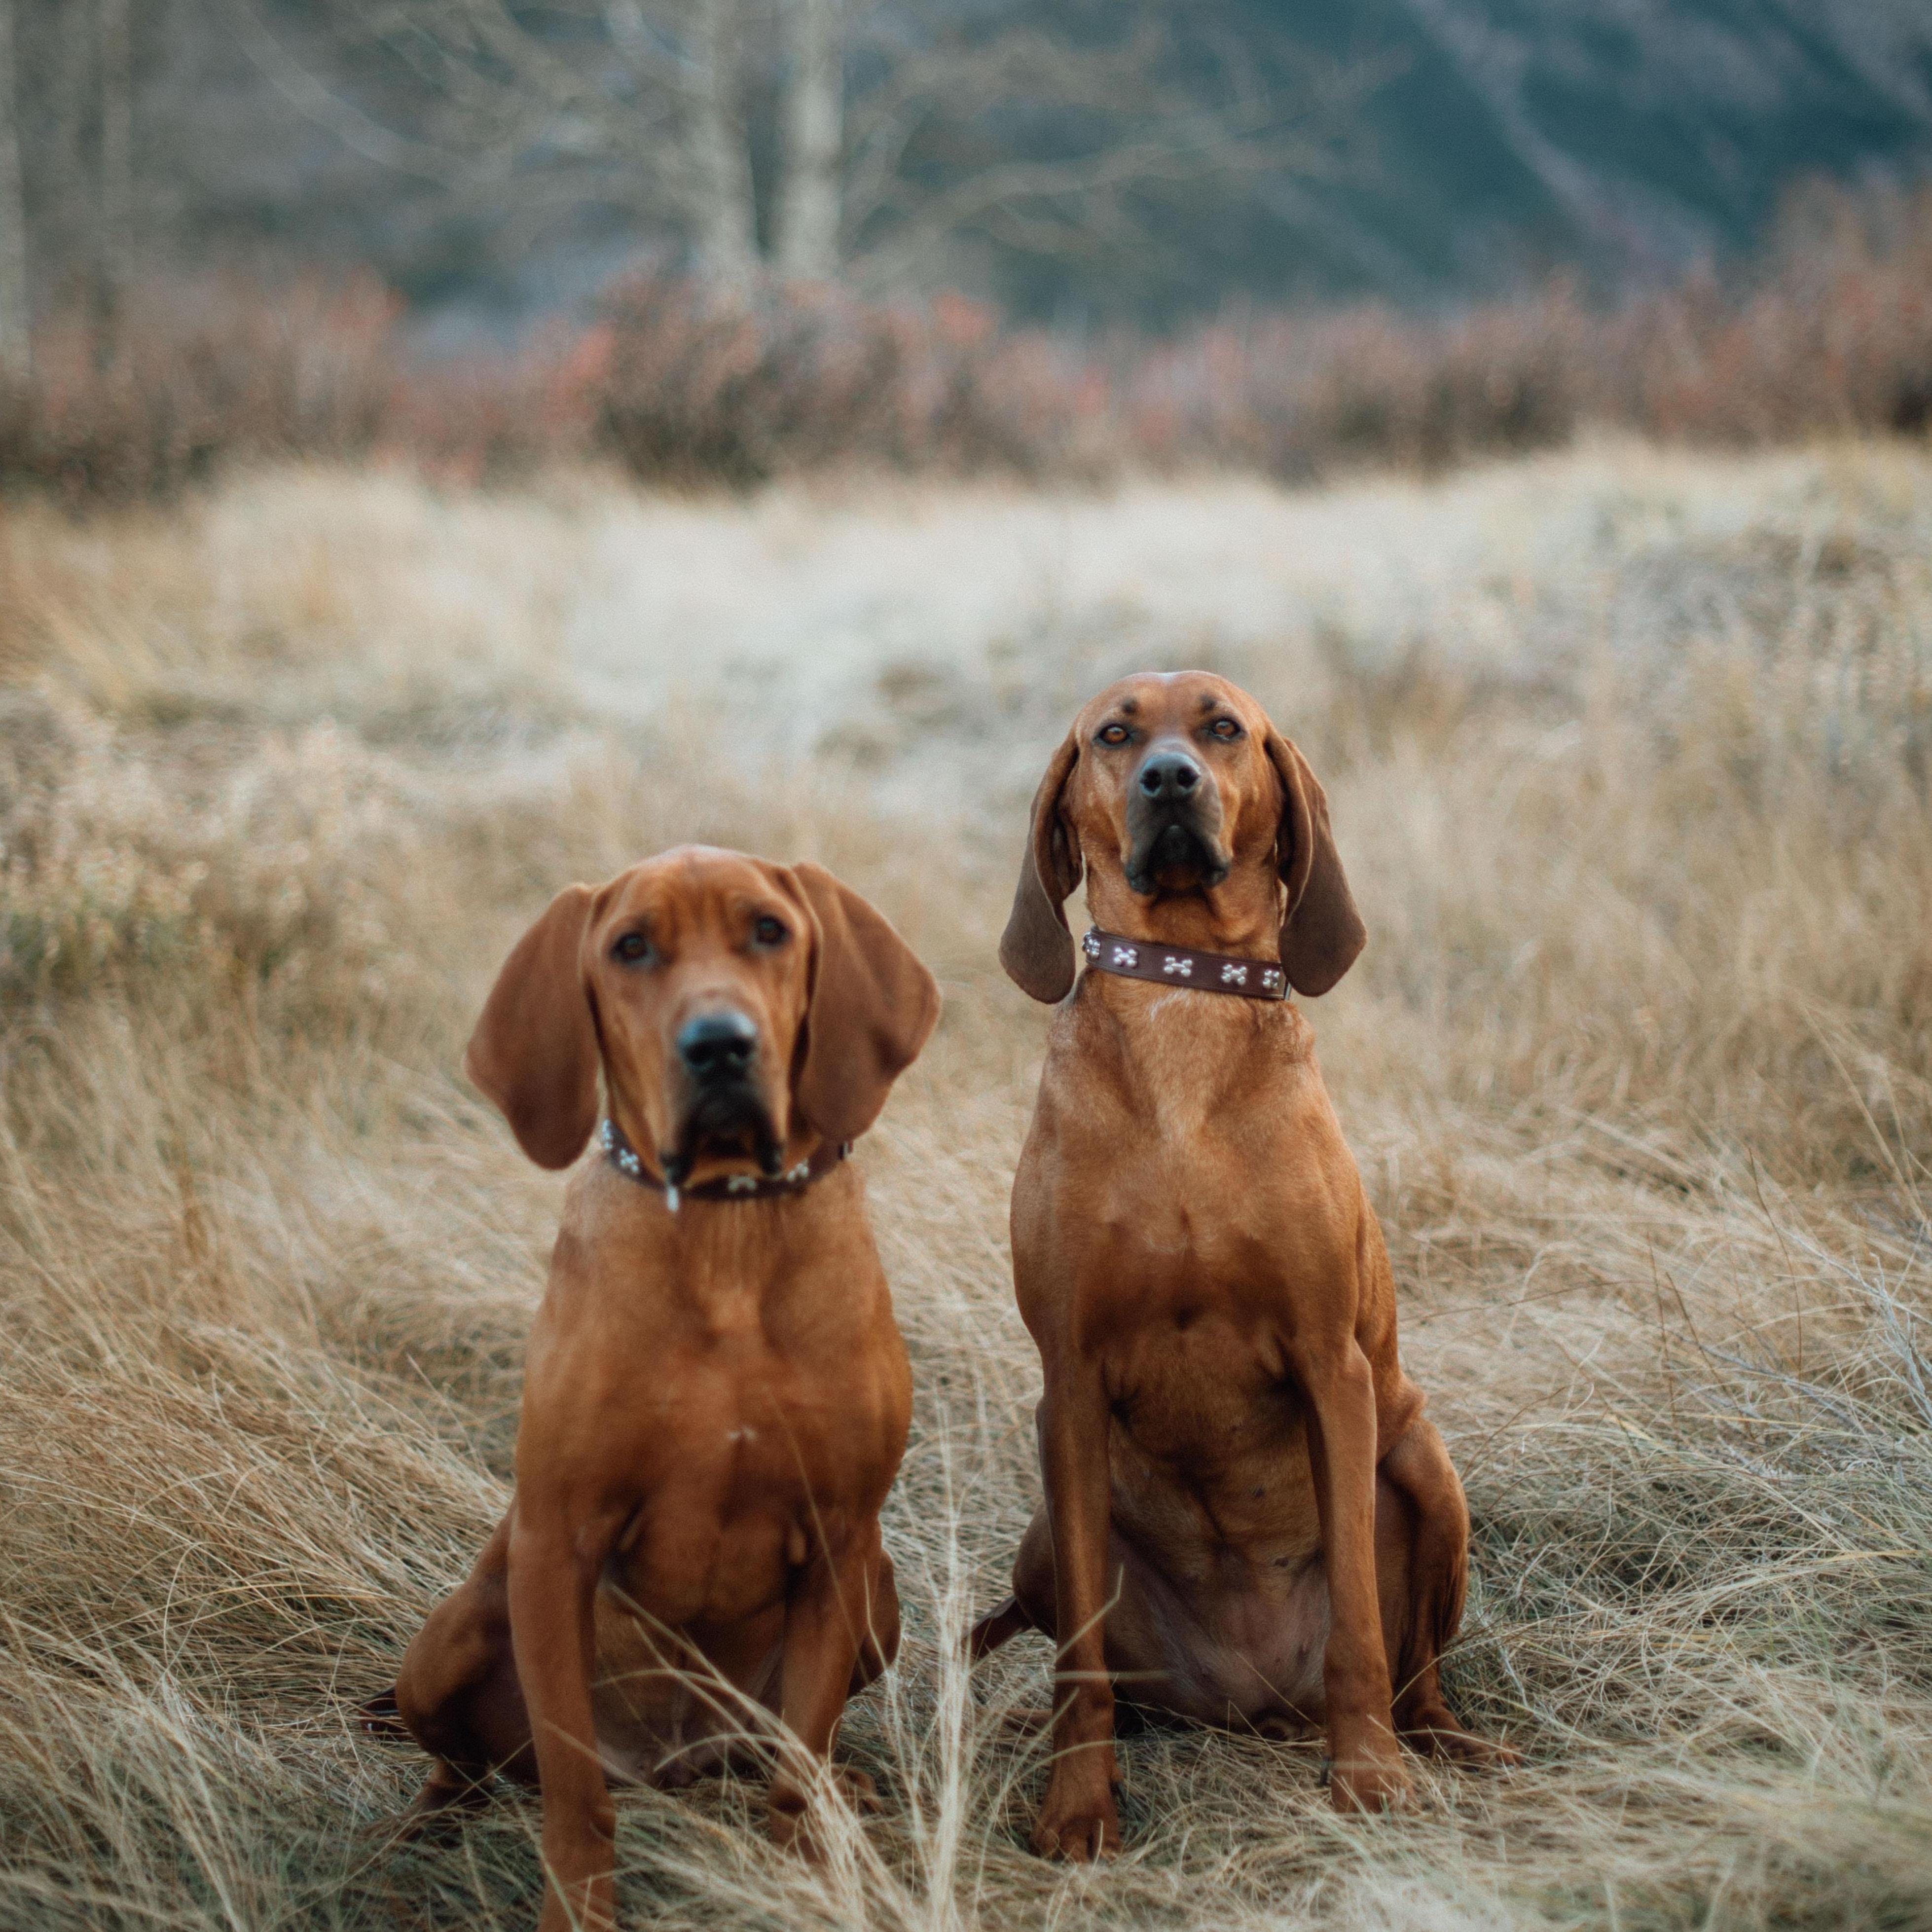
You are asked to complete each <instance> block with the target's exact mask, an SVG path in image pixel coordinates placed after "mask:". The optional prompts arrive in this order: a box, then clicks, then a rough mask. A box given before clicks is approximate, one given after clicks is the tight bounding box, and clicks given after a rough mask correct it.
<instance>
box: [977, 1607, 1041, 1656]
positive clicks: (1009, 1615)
mask: <svg viewBox="0 0 1932 1932" xmlns="http://www.w3.org/2000/svg"><path fill="white" fill-rule="evenodd" d="M1032 1628H1033V1619H1032V1618H1031V1617H1030V1616H1028V1615H1027V1613H1026V1612H1025V1611H1024V1610H1022V1609H1021V1608H1020V1600H1019V1598H1017V1597H1009V1598H1007V1601H1005V1602H1004V1604H1001V1605H1000V1607H999V1608H998V1610H989V1611H988V1612H987V1613H986V1615H985V1616H983V1617H982V1618H981V1619H980V1621H979V1622H977V1624H975V1625H974V1626H973V1628H972V1630H971V1631H970V1632H969V1633H968V1636H967V1639H966V1658H967V1661H968V1663H970V1664H977V1663H978V1662H979V1661H980V1658H983V1657H991V1656H992V1654H993V1652H995V1651H996V1650H998V1649H999V1647H1000V1646H1001V1644H1003V1643H1007V1642H1008V1641H1009V1640H1010V1639H1012V1638H1013V1637H1018V1636H1019V1634H1020V1632H1021V1631H1030V1630H1031V1629H1032Z"/></svg>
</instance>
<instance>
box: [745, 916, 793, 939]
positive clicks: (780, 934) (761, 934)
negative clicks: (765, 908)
mask: <svg viewBox="0 0 1932 1932" xmlns="http://www.w3.org/2000/svg"><path fill="white" fill-rule="evenodd" d="M751 937H752V938H754V940H756V941H757V943H758V944H760V946H782V945H783V944H784V943H785V941H787V939H789V938H790V937H791V935H790V933H789V932H787V931H786V930H785V927H784V921H783V920H782V919H774V918H772V916H771V914H770V913H765V914H764V916H763V917H762V918H760V919H756V920H754V921H753V922H752V926H751Z"/></svg>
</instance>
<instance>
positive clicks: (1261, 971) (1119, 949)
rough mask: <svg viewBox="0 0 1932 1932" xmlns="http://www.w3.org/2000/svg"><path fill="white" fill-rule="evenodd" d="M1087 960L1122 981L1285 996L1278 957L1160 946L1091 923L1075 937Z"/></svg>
mask: <svg viewBox="0 0 1932 1932" xmlns="http://www.w3.org/2000/svg"><path fill="white" fill-rule="evenodd" d="M1080 950H1081V951H1082V952H1083V953H1085V955H1086V956H1087V963H1088V965H1090V966H1094V967H1097V968H1099V969H1100V971H1102V972H1103V973H1118V974H1119V975H1120V976H1121V978H1122V979H1124V980H1153V981H1154V982H1155V983H1157V984H1158V985H1162V986H1188V987H1192V988H1193V990H1194V991H1195V992H1199V993H1236V994H1238V995H1240V996H1241V998H1243V999H1246V1000H1285V999H1286V998H1288V975H1287V974H1286V973H1284V972H1283V971H1282V970H1281V965H1280V962H1279V961H1278V960H1268V959H1236V958H1235V957H1234V956H1232V954H1229V953H1204V952H1202V950H1201V949H1200V948H1199V947H1198V946H1162V945H1158V944H1155V943H1154V941H1151V940H1145V939H1126V938H1122V937H1121V935H1120V934H1119V933H1118V932H1102V931H1101V930H1100V928H1099V927H1098V926H1095V927H1094V928H1093V929H1092V930H1091V931H1090V932H1088V935H1087V936H1086V938H1084V939H1083V940H1082V941H1081V942H1080Z"/></svg>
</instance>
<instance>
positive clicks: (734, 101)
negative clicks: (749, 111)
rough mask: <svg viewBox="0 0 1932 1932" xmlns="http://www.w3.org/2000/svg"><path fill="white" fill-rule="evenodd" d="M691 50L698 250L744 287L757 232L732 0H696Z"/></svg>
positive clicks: (724, 277)
mask: <svg viewBox="0 0 1932 1932" xmlns="http://www.w3.org/2000/svg"><path fill="white" fill-rule="evenodd" d="M694 53H695V55H696V62H695V65H696V66H697V77H696V78H697V92H698V107H697V127H696V128H695V130H694V133H695V136H696V146H697V160H698V163H699V172H700V176H701V178H702V181H703V188H702V190H701V193H702V199H701V201H700V206H699V208H698V223H697V225H698V237H697V243H698V249H699V252H700V255H701V256H702V257H703V262H704V265H705V266H706V268H707V269H709V270H710V271H711V272H712V274H713V275H716V276H718V278H720V279H721V281H727V282H730V283H733V284H744V283H746V282H748V281H750V280H751V272H752V271H753V269H754V268H755V267H756V266H757V259H758V230H757V214H756V211H755V208H754V204H753V201H752V193H751V148H750V147H749V145H748V143H747V142H746V140H745V124H744V118H743V116H742V115H741V114H740V113H739V109H738V87H737V81H738V10H737V7H736V0H698V8H697V34H696V40H695V45H694Z"/></svg>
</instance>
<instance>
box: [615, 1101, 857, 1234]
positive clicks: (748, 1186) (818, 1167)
mask: <svg viewBox="0 0 1932 1932" xmlns="http://www.w3.org/2000/svg"><path fill="white" fill-rule="evenodd" d="M597 1145H598V1146H599V1147H601V1148H602V1149H603V1150H604V1157H605V1158H606V1159H607V1160H608V1161H609V1162H610V1165H611V1166H613V1167H614V1168H615V1169H616V1170H617V1172H619V1174H621V1175H623V1177H624V1178H625V1180H627V1181H635V1182H637V1184H638V1186H639V1187H654V1188H655V1189H656V1190H657V1191H658V1193H660V1194H661V1195H662V1196H664V1205H665V1206H666V1207H667V1208H669V1209H670V1211H671V1212H672V1213H673V1214H676V1212H677V1210H678V1204H679V1202H682V1201H769V1200H770V1199H772V1197H773V1196H776V1195H780V1194H802V1193H804V1192H805V1190H806V1189H807V1188H808V1187H810V1186H811V1184H812V1183H813V1182H814V1181H819V1180H822V1179H823V1178H824V1177H825V1176H826V1175H828V1174H829V1173H830V1172H832V1169H834V1168H835V1167H836V1166H838V1163H840V1162H841V1161H842V1160H844V1158H845V1157H846V1156H847V1154H850V1152H851V1151H852V1143H851V1142H850V1141H825V1142H821V1143H820V1145H819V1147H818V1148H817V1151H815V1152H814V1154H812V1155H811V1158H810V1159H809V1160H801V1161H798V1162H796V1163H793V1166H790V1167H788V1168H787V1169H785V1171H784V1173H782V1174H780V1175H772V1176H771V1177H770V1178H766V1176H765V1175H761V1174H721V1175H718V1177H717V1178H716V1179H715V1180H713V1181H700V1182H699V1183H698V1184H697V1186H696V1187H673V1186H672V1185H671V1184H670V1183H669V1182H667V1181H666V1180H665V1179H664V1177H663V1176H662V1175H658V1174H653V1173H652V1172H651V1171H650V1169H649V1168H647V1167H646V1166H645V1165H644V1163H643V1160H642V1159H641V1158H640V1156H639V1155H638V1154H637V1150H636V1149H635V1148H633V1147H632V1146H631V1143H630V1142H628V1140H626V1139H625V1137H624V1130H623V1129H622V1128H621V1127H619V1126H618V1124H617V1123H616V1121H612V1120H605V1121H602V1122H601V1123H600V1124H598V1129H597Z"/></svg>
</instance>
